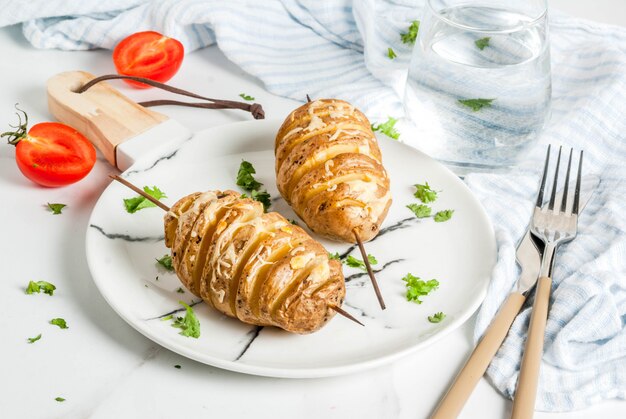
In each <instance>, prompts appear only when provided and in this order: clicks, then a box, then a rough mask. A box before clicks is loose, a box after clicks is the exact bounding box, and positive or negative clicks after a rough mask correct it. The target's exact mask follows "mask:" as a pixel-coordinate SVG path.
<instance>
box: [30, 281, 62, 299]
mask: <svg viewBox="0 0 626 419" xmlns="http://www.w3.org/2000/svg"><path fill="white" fill-rule="evenodd" d="M55 289H57V287H55V286H54V285H53V284H51V283H49V282H46V281H37V282H34V281H30V282H29V283H28V287H26V294H39V293H40V292H42V291H43V293H44V294H48V295H50V296H51V295H53V294H54V290H55Z"/></svg>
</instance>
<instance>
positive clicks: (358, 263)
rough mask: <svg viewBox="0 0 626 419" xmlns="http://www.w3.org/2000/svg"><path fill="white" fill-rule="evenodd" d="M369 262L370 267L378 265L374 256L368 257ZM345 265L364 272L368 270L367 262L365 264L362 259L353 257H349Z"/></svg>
mask: <svg viewBox="0 0 626 419" xmlns="http://www.w3.org/2000/svg"><path fill="white" fill-rule="evenodd" d="M367 260H368V261H369V263H370V265H376V264H377V263H378V261H377V260H376V258H375V257H374V256H372V255H367ZM345 264H346V265H348V266H349V267H351V268H357V269H361V270H363V271H365V270H367V268H366V267H365V262H363V261H362V260H361V259H357V258H355V257H354V256H352V255H349V256H348V257H347V259H346V261H345Z"/></svg>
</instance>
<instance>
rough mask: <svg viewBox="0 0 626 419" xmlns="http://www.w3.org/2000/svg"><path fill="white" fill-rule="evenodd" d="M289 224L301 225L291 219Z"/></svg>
mask: <svg viewBox="0 0 626 419" xmlns="http://www.w3.org/2000/svg"><path fill="white" fill-rule="evenodd" d="M289 222H290V223H291V224H293V225H295V226H297V225H299V224H298V222H297V221H296V220H292V219H289Z"/></svg>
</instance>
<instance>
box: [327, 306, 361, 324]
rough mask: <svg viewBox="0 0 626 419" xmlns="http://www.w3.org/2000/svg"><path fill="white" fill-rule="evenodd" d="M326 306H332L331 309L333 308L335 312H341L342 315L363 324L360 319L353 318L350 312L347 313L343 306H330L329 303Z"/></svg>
mask: <svg viewBox="0 0 626 419" xmlns="http://www.w3.org/2000/svg"><path fill="white" fill-rule="evenodd" d="M328 307H330V308H332V309H333V310H335V311H336V312H337V313H339V314H341V315H342V316H343V317H345V318H346V319H350V320H352V321H353V322H355V323H358V324H360V325H361V326H365V325H364V324H363V323H361V322H360V321H358V320H357V319H355V318H354V317H353V316H352V314H350V313H348V312H347V311H345V310H344V309H343V308H341V307H337V306H331V305H329V306H328Z"/></svg>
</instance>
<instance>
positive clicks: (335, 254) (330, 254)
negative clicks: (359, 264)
mask: <svg viewBox="0 0 626 419" xmlns="http://www.w3.org/2000/svg"><path fill="white" fill-rule="evenodd" d="M328 259H335V260H341V258H340V257H339V252H335V253H330V252H328Z"/></svg>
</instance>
